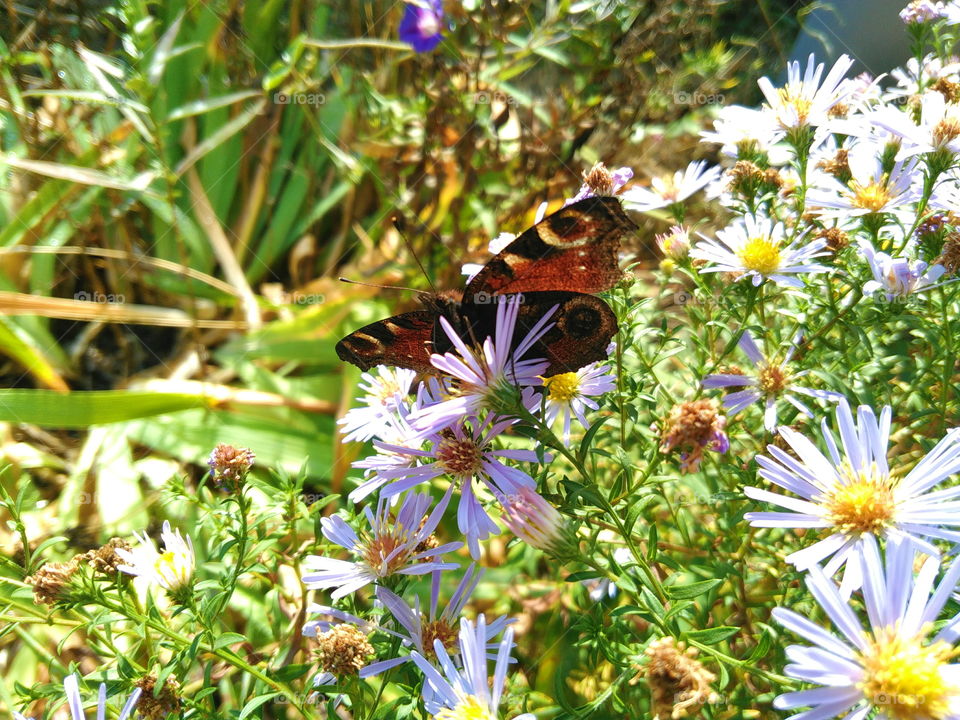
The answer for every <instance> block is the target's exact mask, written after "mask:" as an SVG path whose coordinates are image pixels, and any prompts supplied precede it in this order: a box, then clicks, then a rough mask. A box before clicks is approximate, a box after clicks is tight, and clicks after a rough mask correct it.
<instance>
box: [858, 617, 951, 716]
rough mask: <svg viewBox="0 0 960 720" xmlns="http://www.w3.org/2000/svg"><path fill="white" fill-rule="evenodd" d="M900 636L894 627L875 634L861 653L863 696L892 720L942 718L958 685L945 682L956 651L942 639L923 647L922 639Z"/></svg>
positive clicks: (946, 714) (947, 710)
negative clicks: (948, 666)
mask: <svg viewBox="0 0 960 720" xmlns="http://www.w3.org/2000/svg"><path fill="white" fill-rule="evenodd" d="M924 634H925V633H921V634H920V635H917V636H916V637H912V638H903V637H900V635H899V634H898V633H897V631H896V629H895V628H885V629H883V630H879V631H877V633H876V637H875V638H874V639H873V641H872V642H871V643H870V647H869V648H868V649H867V651H866V652H864V653H863V655H862V656H861V662H862V664H863V668H864V680H863V682H862V683H861V689H862V690H863V694H864V697H865V698H866V699H867V701H868V702H870V703H871V704H873V705H874V706H875V707H877V708H878V709H880V710H881V711H882V712H883V713H884V714H885V715H886V716H887V717H889V718H894V719H895V720H942V719H943V718H946V717H948V716H949V715H950V714H951V712H950V700H951V698H952V697H955V696H956V695H957V693H958V692H960V688H958V687H956V686H955V685H953V684H951V683H950V682H948V680H947V677H946V673H945V672H944V670H945V669H946V665H947V663H948V662H949V660H950V659H951V658H953V657H954V656H955V655H956V654H957V653H958V650H957V649H954V648H953V647H951V646H950V645H948V644H947V643H945V642H943V641H942V640H938V641H936V642H934V643H931V644H930V645H926V646H924V645H923V644H922V643H921V638H922V637H923V635H924Z"/></svg>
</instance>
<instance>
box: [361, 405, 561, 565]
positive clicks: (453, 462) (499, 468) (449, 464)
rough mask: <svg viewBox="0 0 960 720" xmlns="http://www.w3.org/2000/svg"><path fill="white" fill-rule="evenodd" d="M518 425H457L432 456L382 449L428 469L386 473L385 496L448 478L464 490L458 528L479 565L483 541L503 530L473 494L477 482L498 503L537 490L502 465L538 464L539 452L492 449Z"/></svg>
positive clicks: (439, 439) (440, 437)
mask: <svg viewBox="0 0 960 720" xmlns="http://www.w3.org/2000/svg"><path fill="white" fill-rule="evenodd" d="M512 423H513V420H499V421H496V422H493V421H491V420H490V418H489V417H488V419H487V420H485V421H484V422H479V421H476V420H474V421H473V423H472V425H464V424H457V425H453V426H451V427H449V428H447V429H445V430H444V431H442V432H440V433H438V434H436V435H433V436H432V437H431V438H430V440H431V443H432V446H431V448H430V449H429V450H413V449H409V448H402V447H399V446H396V447H393V446H388V445H384V444H379V447H380V448H381V449H384V450H387V451H391V452H395V453H397V454H407V455H410V456H412V457H415V458H420V460H421V463H423V464H421V465H416V466H410V467H398V468H396V469H393V470H386V471H383V472H381V476H382V477H384V478H386V479H388V480H390V481H392V482H391V484H390V485H387V486H385V487H384V489H383V490H382V491H381V496H382V497H387V498H389V497H392V496H393V495H396V494H398V493H402V492H405V491H406V490H409V489H410V488H413V487H416V486H417V485H419V484H421V483H425V482H430V481H431V480H433V479H434V478H438V477H441V476H443V475H448V476H450V477H452V478H453V480H454V483H453V484H452V485H451V488H452V487H453V485H459V486H460V504H459V506H458V508H457V525H458V527H459V528H460V532H462V533H463V534H464V535H466V538H467V545H468V546H469V548H470V554H471V555H472V556H473V558H474V559H475V560H477V559H479V558H480V540H485V539H486V538H487V537H489V536H490V535H498V534H499V533H500V529H499V528H498V527H497V524H496V523H495V522H493V520H491V519H490V516H489V515H488V514H487V512H486V510H484V509H483V505H482V504H481V503H480V500H479V499H478V498H477V496H476V494H475V492H474V489H473V482H474V480H478V481H480V482H481V483H482V484H483V485H484V486H486V487H487V488H488V489H489V490H490V491H491V492H492V493H493V494H494V496H495V497H498V498H500V497H503V496H507V495H512V494H514V493H516V492H517V491H518V490H519V489H520V488H522V487H529V488H535V487H536V483H535V482H534V480H533V478H532V477H530V476H529V475H528V474H527V473H525V472H523V471H522V470H520V469H519V468H515V467H511V466H509V465H505V464H503V463H502V462H501V460H514V461H518V462H537V461H538V460H539V456H538V454H537V453H536V452H535V451H533V450H514V449H503V450H495V449H493V448H492V447H491V442H492V441H493V439H494V438H495V437H496V436H497V435H499V434H500V433H501V432H503V430H505V429H506V428H507V427H509V426H510V425H511V424H512ZM543 458H544V461H545V462H549V461H550V460H551V456H550V455H549V454H547V455H544V456H543ZM448 492H449V491H448Z"/></svg>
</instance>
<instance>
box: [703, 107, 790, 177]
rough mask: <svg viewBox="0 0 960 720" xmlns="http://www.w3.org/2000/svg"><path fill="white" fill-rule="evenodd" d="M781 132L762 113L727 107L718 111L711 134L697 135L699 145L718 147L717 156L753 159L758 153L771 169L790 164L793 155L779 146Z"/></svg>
mask: <svg viewBox="0 0 960 720" xmlns="http://www.w3.org/2000/svg"><path fill="white" fill-rule="evenodd" d="M783 135H784V132H783V130H781V129H780V127H779V126H778V124H777V122H776V119H775V118H774V117H773V116H772V115H771V114H770V113H769V112H766V111H764V110H757V109H756V108H748V107H743V106H742V105H728V106H726V107H723V108H721V109H720V112H719V113H717V117H716V118H715V119H714V121H713V131H712V132H711V131H708V130H705V131H703V132H701V133H700V138H701V141H702V142H709V143H717V144H719V145H720V146H721V147H720V152H721V153H723V154H724V155H726V156H727V157H731V158H737V159H740V158H742V157H743V156H747V158H748V159H753V157H755V156H756V154H757V153H763V154H765V155H767V157H768V160H769V163H770V164H771V165H773V166H779V165H783V164H785V163H787V162H789V161H790V159H791V158H792V157H793V152H792V150H790V148H789V147H787V146H786V145H784V144H779V145H778V142H779V141H780V140H781V139H782V138H783Z"/></svg>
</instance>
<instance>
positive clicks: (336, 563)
mask: <svg viewBox="0 0 960 720" xmlns="http://www.w3.org/2000/svg"><path fill="white" fill-rule="evenodd" d="M431 502H433V499H432V498H431V497H430V495H429V494H428V493H411V494H410V495H407V496H406V497H405V498H404V499H403V502H402V503H401V504H400V509H399V510H398V511H397V512H396V513H395V514H394V512H393V511H392V508H391V503H390V501H389V499H388V498H384V497H381V498H380V500H379V502H378V503H377V511H376V514H374V513H373V512H371V511H370V508H369V507H366V508H364V510H363V512H364V515H365V517H366V519H367V523H368V525H369V528H368V529H366V530H364V531H363V532H361V533H360V534H358V533H357V532H355V531H354V530H353V528H351V527H350V526H349V525H347V523H346V522H345V521H344V519H343V518H341V517H339V516H337V515H333V516H331V517H325V518H322V519H321V521H320V523H321V526H322V528H323V535H324V537H325V538H327V540H330V541H331V542H334V543H336V544H337V545H340V546H341V547H343V548H346V549H347V550H349V551H350V552H351V553H352V554H353V555H354V557H355V558H356V559H355V560H352V561H351V560H338V559H336V558H330V557H324V556H321V555H308V556H307V557H306V559H305V560H304V563H303V566H304V568H305V569H306V570H307V571H308V572H307V573H306V574H305V575H304V576H303V578H302V579H303V583H304V584H305V585H306V586H307V587H308V588H312V589H313V588H335V590H334V591H333V593H331V595H330V597H331V598H333V599H334V600H336V599H337V598H341V597H343V596H345V595H349V594H350V593H352V592H356V591H357V590H359V589H360V588H362V587H364V586H365V585H369V584H370V583H379V582H381V581H382V580H383V579H384V578H388V577H390V576H392V575H395V574H399V575H425V574H427V573H429V572H433V571H434V570H452V569H456V568H457V567H459V565H458V564H457V563H448V562H443V559H442V556H443V555H444V554H445V553H448V552H453V551H455V550H459V549H460V548H461V547H463V543H461V542H450V543H445V544H443V545H440V546H438V547H429V546H426V545H424V543H425V541H426V540H427V539H428V538H429V537H430V535H431V534H432V533H433V531H434V530H436V528H437V525H438V524H439V523H440V519H441V518H442V517H443V512H444V510H446V509H447V504H448V503H449V502H450V491H449V490H448V491H447V492H446V494H445V495H444V496H443V498H441V500H440V502H438V503H437V505H436V507H435V508H434V510H433V512H432V513H429V514H428V511H429V510H430V503H431ZM425 516H426V517H425Z"/></svg>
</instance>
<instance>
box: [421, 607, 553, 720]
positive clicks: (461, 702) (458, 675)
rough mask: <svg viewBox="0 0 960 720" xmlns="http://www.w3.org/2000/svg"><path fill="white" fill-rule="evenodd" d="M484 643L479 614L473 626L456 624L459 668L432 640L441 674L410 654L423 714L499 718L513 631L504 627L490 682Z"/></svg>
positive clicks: (524, 719) (529, 719)
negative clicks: (419, 677) (421, 685)
mask: <svg viewBox="0 0 960 720" xmlns="http://www.w3.org/2000/svg"><path fill="white" fill-rule="evenodd" d="M487 642H488V634H487V628H486V618H484V616H483V615H480V616H478V617H477V622H476V624H475V625H474V623H472V622H470V621H469V620H467V619H466V618H464V619H463V620H461V621H460V636H459V643H460V661H461V662H460V665H459V666H457V665H455V664H454V662H453V660H451V659H450V656H449V655H448V654H447V651H446V649H444V647H443V644H442V643H440V642H439V641H434V649H435V651H436V653H437V659H438V660H439V664H440V667H441V669H442V670H443V673H441V672H440V671H439V670H437V668H435V667H434V666H433V665H431V664H430V663H429V661H427V659H426V658H425V657H423V655H421V654H420V653H418V652H416V651H414V652H412V653H411V656H412V657H413V661H414V662H415V663H416V664H417V667H418V668H420V671H421V672H422V673H423V674H424V689H423V701H424V705H425V707H426V708H427V712H429V713H430V714H431V715H434V716H437V717H445V718H484V719H485V720H486V719H488V718H489V719H491V720H495V719H496V718H499V717H500V713H499V708H500V698H501V696H502V695H503V686H504V683H505V681H506V676H507V666H508V665H509V664H510V662H511V658H510V650H511V648H512V647H513V628H507V630H506V632H505V633H504V636H503V640H501V641H500V644H499V646H498V648H497V655H496V664H495V666H494V671H493V682H492V683H491V682H490V678H489V676H488V675H487ZM513 720H536V716H535V715H534V714H533V713H523V714H521V715H516V716H514V717H513Z"/></svg>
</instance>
